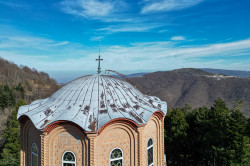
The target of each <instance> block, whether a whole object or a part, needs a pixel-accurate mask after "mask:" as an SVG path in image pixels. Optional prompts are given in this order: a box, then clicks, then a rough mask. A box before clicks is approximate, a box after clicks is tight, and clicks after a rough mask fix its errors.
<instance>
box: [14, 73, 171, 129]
mask: <svg viewBox="0 0 250 166" xmlns="http://www.w3.org/2000/svg"><path fill="white" fill-rule="evenodd" d="M155 111H162V112H163V113H164V114H166V112H167V103H166V102H164V101H161V100H160V99H159V98H157V97H154V96H147V95H145V94H143V93H141V92H140V91H139V90H137V89H136V88H135V87H134V86H133V85H131V84H129V83H128V82H126V81H124V80H122V79H119V78H116V77H112V76H107V75H90V76H84V77H80V78H78V79H76V80H74V81H71V82H70V83H68V84H66V85H65V86H63V87H62V88H61V89H59V90H58V91H57V92H55V93H54V94H53V95H52V96H51V97H49V98H46V99H42V100H36V101H34V102H32V103H31V104H30V105H26V106H22V107H20V108H19V111H18V118H19V117H21V116H22V115H26V116H28V117H29V118H30V119H31V121H32V122H33V124H34V125H35V126H36V128H38V129H40V130H42V129H44V128H45V127H46V126H48V125H49V124H51V123H53V122H56V121H59V120H67V121H71V122H74V123H76V124H78V125H79V126H80V127H82V128H83V129H84V130H85V131H91V128H92V127H91V125H93V124H95V130H98V129H99V128H100V127H101V126H102V125H104V124H105V123H107V122H109V121H110V120H112V119H116V118H128V119H131V120H133V121H135V122H136V123H137V124H145V123H147V121H148V120H149V118H150V116H151V115H152V114H153V113H154V112H155ZM94 121H95V122H96V123H92V122H94Z"/></svg>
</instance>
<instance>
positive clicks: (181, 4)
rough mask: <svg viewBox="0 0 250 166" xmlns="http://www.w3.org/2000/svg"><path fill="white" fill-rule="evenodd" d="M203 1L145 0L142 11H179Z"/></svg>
mask: <svg viewBox="0 0 250 166" xmlns="http://www.w3.org/2000/svg"><path fill="white" fill-rule="evenodd" d="M203 1H204V0H160V1H154V0H145V5H144V6H143V7H142V10H141V13H142V14H146V13H154V12H164V11H177V10H182V9H185V8H189V7H192V6H195V5H198V4H199V3H201V2H203Z"/></svg>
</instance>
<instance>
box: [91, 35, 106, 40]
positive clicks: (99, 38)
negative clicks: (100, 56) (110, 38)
mask: <svg viewBox="0 0 250 166" xmlns="http://www.w3.org/2000/svg"><path fill="white" fill-rule="evenodd" d="M103 38H104V36H94V37H91V38H90V40H91V41H101V40H102V39H103Z"/></svg>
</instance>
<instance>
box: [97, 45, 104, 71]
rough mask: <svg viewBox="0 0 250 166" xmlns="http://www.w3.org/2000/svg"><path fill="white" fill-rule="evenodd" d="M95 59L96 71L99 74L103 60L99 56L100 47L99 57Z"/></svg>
mask: <svg viewBox="0 0 250 166" xmlns="http://www.w3.org/2000/svg"><path fill="white" fill-rule="evenodd" d="M96 61H98V70H97V73H98V74H100V73H101V63H100V62H101V61H103V59H101V56H100V48H99V58H98V59H96Z"/></svg>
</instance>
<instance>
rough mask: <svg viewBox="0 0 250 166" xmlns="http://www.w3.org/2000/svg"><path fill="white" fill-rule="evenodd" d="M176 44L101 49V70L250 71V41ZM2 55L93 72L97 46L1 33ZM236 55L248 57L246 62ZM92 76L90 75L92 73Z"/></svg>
mask: <svg viewBox="0 0 250 166" xmlns="http://www.w3.org/2000/svg"><path fill="white" fill-rule="evenodd" d="M177 43H178V42H176V41H158V42H135V43H130V44H129V45H127V46H120V45H113V46H107V45H106V46H105V45H104V46H102V47H101V50H102V51H101V55H102V58H103V59H104V61H103V62H102V69H103V71H104V69H113V70H117V71H131V72H136V71H142V70H144V71H156V70H169V69H174V68H180V67H197V68H199V67H207V68H211V67H212V68H222V69H223V68H224V69H241V70H250V66H249V63H250V57H249V55H250V39H246V40H240V41H234V42H224V43H219V44H206V45H185V46H177ZM0 48H1V50H0V56H1V57H3V58H5V59H7V60H11V61H13V62H14V63H17V64H22V65H27V66H29V67H31V68H37V70H40V71H41V70H42V71H45V72H51V71H60V72H66V71H85V73H86V71H90V70H91V71H92V72H93V71H94V72H95V70H96V67H97V63H96V61H95V59H96V57H97V56H98V46H96V47H91V48H90V47H86V46H83V45H81V44H79V43H71V42H67V41H54V40H51V39H48V38H44V37H36V36H28V35H24V34H18V35H13V36H7V35H3V34H1V32H0ZM237 56H239V57H240V56H245V57H247V56H248V57H249V58H245V59H244V60H242V59H240V58H237ZM90 73H91V72H90Z"/></svg>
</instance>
